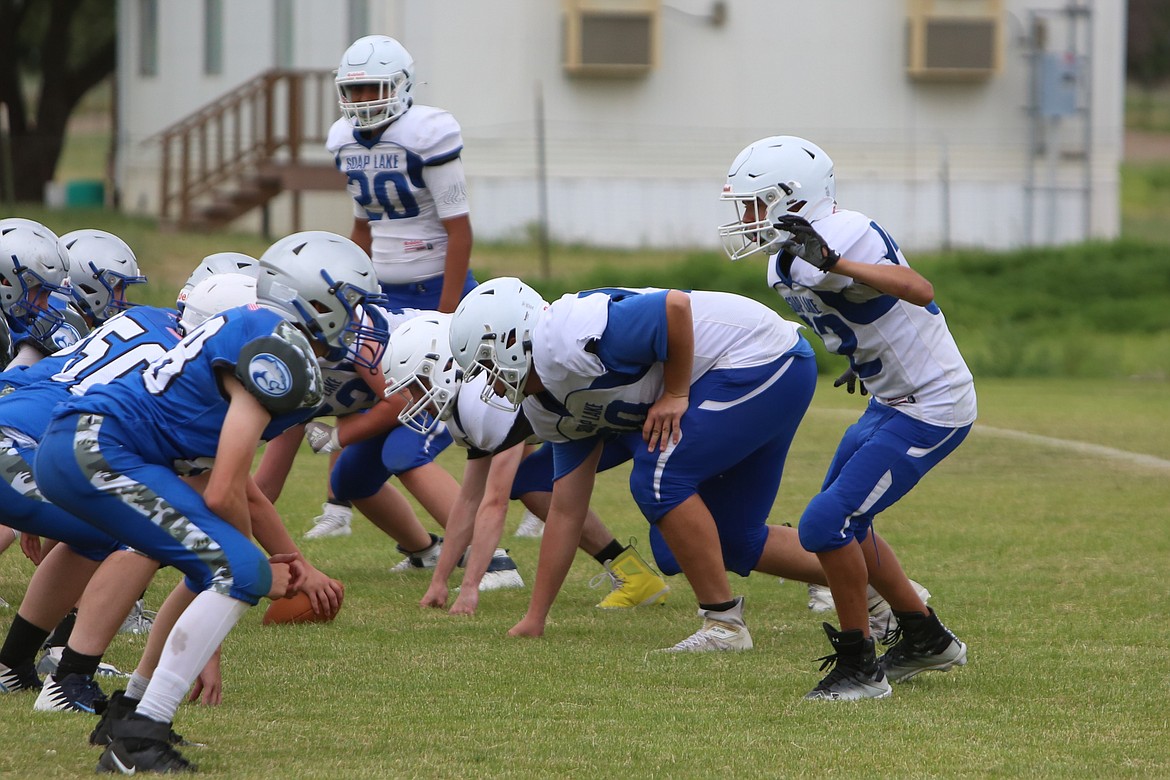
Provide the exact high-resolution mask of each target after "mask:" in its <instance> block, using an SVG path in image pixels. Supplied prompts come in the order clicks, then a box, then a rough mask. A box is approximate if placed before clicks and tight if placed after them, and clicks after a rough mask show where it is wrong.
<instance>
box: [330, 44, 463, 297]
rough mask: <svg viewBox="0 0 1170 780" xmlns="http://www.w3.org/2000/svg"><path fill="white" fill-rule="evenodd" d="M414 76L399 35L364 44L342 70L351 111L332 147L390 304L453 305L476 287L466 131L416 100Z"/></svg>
mask: <svg viewBox="0 0 1170 780" xmlns="http://www.w3.org/2000/svg"><path fill="white" fill-rule="evenodd" d="M414 79H415V69H414V59H413V58H412V57H411V56H410V53H409V52H408V51H407V50H406V49H405V48H403V46H402V44H400V43H399V42H398V41H396V40H394V39H393V38H390V37H387V36H385V35H369V36H366V37H364V38H360V39H358V40H357V41H355V42H354V43H353V44H352V45H351V46H350V47H349V48H348V49H346V50H345V53H344V54H343V55H342V57H341V63H340V64H339V65H338V68H337V78H336V84H337V94H338V100H339V105H340V107H341V113H342V114H343V116H342V118H341V119H339V120H337V122H336V123H334V125H333V127H331V128H330V130H329V136H328V140H327V141H326V144H325V145H326V148H327V149H328V150H329V153H330V154H332V155H333V156H334V159H335V161H336V164H337V168H338V170H339V171H341V172H342V173H343V174H345V176H346V178H347V179H348V182H349V184H348V188H349V193H350V194H351V195H352V196H353V199H354V221H353V233H352V236H351V237H352V238H353V240H354V241H355V242H356V243H357V245H358V246H360V247H362V248H363V249H365V250H366V251H367V252H369V253H370V254H371V256H372V257H373V259H374V267H375V268H376V269H377V271H378V281H379V282H381V284H382V292H383V293H384V294H385V295H386V297H387V299H388V301H389V303H390V306H391V307H393V308H400V309H429V310H438V311H443V312H451V311H454V309H455V306H456V304H457V303H458V302H459V300H460V299H461V298H462V297H463V295H464V294H466V292H467V290H469V289H470V288H471V287H473V286H475V279H474V278H473V277H472V275H471V272H470V270H469V268H468V265H469V263H470V259H471V242H472V236H471V219H470V216H469V207H468V202H467V182H466V179H465V177H464V174H463V162H462V161H461V160H460V153H461V152H462V150H463V137H462V135H461V133H460V129H459V123H458V122H457V121H455V118H454V117H453V116H451V114H450V113H448V112H446V111H443V110H442V109H439V108H433V107H431V106H423V105H414V97H413V96H412V95H411V90H412V89H413V87H414Z"/></svg>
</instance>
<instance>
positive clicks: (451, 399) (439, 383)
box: [386, 352, 463, 435]
mask: <svg viewBox="0 0 1170 780" xmlns="http://www.w3.org/2000/svg"><path fill="white" fill-rule="evenodd" d="M440 362H443V365H442V366H440V365H439V363H440ZM445 374H453V375H454V377H455V380H454V383H453V385H452V386H445V383H444V380H443V378H442V377H443V376H444V375H445ZM462 379H463V372H462V371H461V370H460V369H459V367H458V366H456V365H455V358H454V357H451V356H450V355H448V356H447V360H446V361H443V358H442V356H441V355H439V353H437V352H428V353H427V354H426V355H424V356H423V357H422V359H421V360H419V362H418V365H416V366H415V369H414V371H413V372H411V374H410V375H408V376H407V377H406V378H405V379H404V380H402V381H401V382H396V383H394V384H392V385H390V386H389V387H387V388H386V396H387V397H389V396H391V395H395V394H397V393H401V392H404V391H405V392H406V394H407V397H409V398H410V401H409V402H408V403H407V405H406V408H405V409H403V410H402V411H401V412H399V414H398V421H399V422H400V423H402V424H403V425H405V426H406V427H407V428H409V429H410V430H412V431H415V432H416V433H421V434H424V435H426V434H429V433H431V432H432V431H433V430H434V429H435V428H436V427H437V426H438V424H439V423H440V422H441V421H443V420H446V419H448V418H449V417H450V416H451V413H452V412H453V411H454V408H455V399H456V398H457V397H458V389H459V382H460V381H462Z"/></svg>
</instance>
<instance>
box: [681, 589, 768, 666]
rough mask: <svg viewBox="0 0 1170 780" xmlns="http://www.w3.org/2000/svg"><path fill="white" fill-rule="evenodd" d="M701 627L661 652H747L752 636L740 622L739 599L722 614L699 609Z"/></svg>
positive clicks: (741, 614)
mask: <svg viewBox="0 0 1170 780" xmlns="http://www.w3.org/2000/svg"><path fill="white" fill-rule="evenodd" d="M699 617H701V618H703V627H702V628H700V629H699V630H698V631H696V632H695V633H693V634H691V635H690V636H688V637H687V638H686V639H684V640H683V641H681V642H679V643H678V644H677V645H675V646H674V647H667V648H665V649H664V650H663V652H665V653H707V652H715V651H718V652H726V651H734V650H751V649H752V635H751V633H750V632H749V631H748V628H747V624H745V623H744V622H743V596H740V597H739V598H737V599H736V600H735V606H734V607H732V608H731V609H729V610H727V611H725V612H713V611H711V610H707V609H700V610H699Z"/></svg>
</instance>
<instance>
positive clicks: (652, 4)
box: [565, 0, 661, 77]
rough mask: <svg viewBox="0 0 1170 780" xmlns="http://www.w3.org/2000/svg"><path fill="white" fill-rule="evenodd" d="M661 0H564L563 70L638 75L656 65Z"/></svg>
mask: <svg viewBox="0 0 1170 780" xmlns="http://www.w3.org/2000/svg"><path fill="white" fill-rule="evenodd" d="M660 12H661V2H660V0H565V71H566V72H568V73H569V74H571V75H574V76H626V77H628V76H641V75H644V74H646V73H649V72H650V70H652V69H653V68H654V67H655V66H656V65H657V64H658V26H659V16H660Z"/></svg>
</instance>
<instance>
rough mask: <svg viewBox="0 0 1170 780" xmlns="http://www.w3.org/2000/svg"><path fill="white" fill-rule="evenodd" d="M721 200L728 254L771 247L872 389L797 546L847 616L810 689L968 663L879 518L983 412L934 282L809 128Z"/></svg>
mask: <svg viewBox="0 0 1170 780" xmlns="http://www.w3.org/2000/svg"><path fill="white" fill-rule="evenodd" d="M722 200H724V201H726V202H728V203H730V204H731V205H733V206H734V207H735V209H736V213H735V219H734V220H733V221H731V222H729V223H727V224H725V225H723V226H721V227H720V228H719V234H720V236H721V238H722V240H723V245H724V249H725V250H726V252H727V255H728V256H729V257H730V258H731V259H732V260H739V259H740V258H743V257H748V256H750V255H754V254H763V255H766V256H768V285H769V286H770V287H772V288H773V289H775V290H776V291H777V292H778V293H779V294H780V296H781V297H782V298H784V300H785V302H787V303H788V304H789V305H790V306H791V307H792V309H793V311H794V312H795V313H796V314H797V316H799V317H800V319H801V320H803V321H804V322H805V324H807V325H808V327H809V328H810V329H811V330H813V331H814V332H815V333H817V335H819V336H820V337H821V339H822V340H823V341H824V343H825V346H826V347H827V348H828V349H829V350H830V351H831V352H835V353H837V354H839V355H844V356H845V357H847V358H848V359H849V365H850V369H851V372H852V373H853V374H854V375H855V377H856V380H859V381H861V382H864V383H865V385H866V386H867V387H868V390H869V392H870V393H871V394H872V396H871V398H870V401H869V403H868V405H867V407H866V410H865V412H864V413H863V414H862V416H861V419H859V420H858V421H857V423H855V424H854V425H853V426H852V427H850V428H849V429H848V430H847V431H846V432H845V435H844V437H843V438H842V440H841V443H840V444H839V445H838V447H837V452H836V454H835V455H834V456H833V460H832V462H831V463H830V465H829V470H828V474H827V475H826V476H825V480H824V484H823V486H822V488H821V492H820V493H819V494H818V495H817V496H816V497H815V498H813V499H812V501H810V502H809V504H808V506H807V508H806V509H805V510H804V513H803V514H802V516H801V518H800V526H799V529H800V543H801V544H802V545H803V546H804V548H805V549H806V550H809V551H811V552H814V553H816V555H817V557H818V558H819V559H820V561H821V565H822V566H823V567H824V569H825V572H826V573H827V574H828V577H829V581H830V590H831V591H832V595H833V601H834V603H835V605H836V610H837V616H838V618H839V620H840V623H841V628H840V630H837V629H834V628H832V627H831V626H829V625H828V624H827V623H826V624H825V630H826V632H827V633H828V637H829V641H830V643H831V644H832V646H833V651H834V653H833V655H831V656H829V662H830V663H827V664H826V665H825V666H822V667H821V668H822V669H825V668H828V666H829V665H831V663H832V662H835V666H834V668H833V669H832V670H831V671H830V672H829V674H828V675H826V676H825V678H824V679H822V680H821V682H820V683H819V684H818V685H817V686H816V687H815V688H814V689H813V690H812V691H810V692H809V693H808V695H807V696H806V698H809V699H827V700H839V699H846V700H848V699H861V698H882V697H884V696H888V695H890V692H891V688H890V682H899V681H901V680H906V679H909V678H910V677H913V676H914V675H916V674H918V673H920V672H923V671H927V670H938V671H946V670H948V669H951V668H952V667H954V666H959V665H962V664H964V663H966V660H967V647H966V645H964V644H963V642H961V641H959V639H957V638H956V637H955V635H954V634H952V633H951V632H950V631H949V630H947V628H946V627H945V626H943V624H942V623H941V622H939V619H938V617H937V616H936V615H935V613H934V610H933V609H931V608H930V607H928V606H927V605H926V603H925V601H924V600H923V598H922V597H921V595H920V594H919V592H918V591H917V590H916V588H915V587H914V586H913V584H912V583H911V581H910V580H909V579H908V578H907V577H906V574H905V572H904V571H903V570H902V567H901V565H900V564H899V562H898V559H897V557H896V556H895V555H894V552H893V550H891V549H890V546H889V545H888V544H887V543H886V542H885V540H883V539H882V538H881V537H880V536H878V534H877V532H876V531H875V530H874V529H873V527H872V526H873V521H874V518H875V517H876V516H877V515H878V514H879V513H880V512H882V511H883V510H885V509H887V508H888V507H890V506H891V505H892V504H894V502H896V501H897V500H898V499H900V498H901V497H902V496H904V495H906V493H907V492H909V490H910V489H911V488H913V487H914V485H915V484H917V483H918V480H920V479H921V478H922V477H923V476H924V475H925V474H926V472H928V471H929V470H930V469H931V468H933V467H934V466H935V465H936V464H937V463H939V462H940V461H941V460H942V459H943V458H945V457H946V456H947V455H949V454H950V453H951V452H952V451H953V450H954V449H955V448H956V447H958V446H959V444H960V443H961V442H962V441H963V440H964V439H965V438H966V436H967V434H968V432H970V430H971V425H972V423H973V422H974V421H975V415H976V404H975V386H974V383H973V381H972V377H971V372H970V371H969V370H968V369H967V365H966V364H965V363H964V361H963V357H962V355H960V354H959V349H958V347H957V346H956V345H955V341H954V339H953V338H952V337H951V333H950V330H949V329H948V328H947V323H946V319H945V318H944V317H943V314H942V311H941V310H940V309H939V307H938V305H937V304H936V303H935V302H934V288H933V286H932V285H931V284H930V282H929V281H927V280H926V279H925V278H923V277H922V276H921V275H920V274H919V273H918V272H917V271H915V270H914V269H912V268H911V267H910V266H909V264H908V263H907V262H906V258H905V256H904V255H903V254H902V251H901V250H900V249H899V248H898V245H897V244H896V243H895V242H894V240H893V239H892V238H891V237H890V235H889V234H888V233H887V232H886V231H885V230H884V229H883V228H882V227H881V226H880V225H878V223H877V222H874V221H873V220H872V219H870V218H869V217H867V216H865V215H863V214H859V213H858V212H855V211H847V210H844V209H840V208H838V207H837V202H836V180H835V178H834V171H833V161H832V160H831V159H830V158H829V156H828V155H827V154H826V153H825V151H824V150H823V149H821V148H820V147H819V146H817V145H816V144H814V143H811V142H810V141H807V140H805V139H803V138H797V137H795V136H773V137H770V138H764V139H762V140H759V141H756V142H755V143H753V144H751V145H749V146H748V147H747V148H745V149H744V150H743V151H741V152H740V153H739V154H738V155H737V156H736V158H735V160H734V161H733V162H732V164H731V168H730V170H729V171H728V174H727V180H726V182H725V184H724V186H723V194H722ZM843 379H844V377H843ZM840 382H841V380H839V383H840ZM852 386H853V385H852V384H850V385H849V388H850V389H852ZM867 583H868V584H870V585H871V586H872V587H874V588H876V590H877V591H878V592H879V593H880V594H881V595H882V596H884V597H885V598H886V600H887V601H888V602H889V604H890V605H891V606H892V608H893V611H894V615H895V617H896V618H897V620H898V622H899V624H900V626H901V630H900V632H899V633H898V635H897V641H896V643H895V644H893V646H892V647H891V648H890V649H889V650H888V651H887V652H886V653H885V654H884V655H883V656H882V657H881V659H878V658H877V657H876V650H875V647H874V640H873V638H872V637H871V636H870V631H869V626H868V621H867V620H866V602H867V599H866V587H867Z"/></svg>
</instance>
